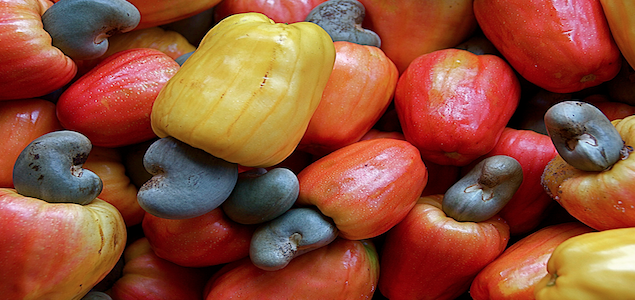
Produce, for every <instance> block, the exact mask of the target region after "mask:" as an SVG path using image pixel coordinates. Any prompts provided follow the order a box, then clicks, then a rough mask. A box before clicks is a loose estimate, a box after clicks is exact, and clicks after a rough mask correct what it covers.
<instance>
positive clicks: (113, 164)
mask: <svg viewBox="0 0 635 300" xmlns="http://www.w3.org/2000/svg"><path fill="white" fill-rule="evenodd" d="M82 167H83V168H84V169H87V170H91V171H93V172H94V173H95V174H97V176H99V178H101V181H102V183H103V189H102V190H101V193H100V194H99V196H98V197H99V199H102V200H104V201H106V202H108V203H110V204H112V205H113V206H114V207H115V208H117V210H119V212H120V213H121V216H122V217H123V220H124V222H125V223H126V226H127V227H130V226H133V225H137V224H140V223H141V220H143V216H144V215H145V211H144V210H143V209H142V208H141V206H139V203H138V202H137V187H136V186H135V185H134V184H132V182H131V181H130V178H129V177H128V175H127V173H126V172H127V170H126V168H125V166H124V165H123V158H122V156H121V153H120V150H119V149H117V148H105V147H98V146H93V148H92V149H91V151H90V154H89V155H88V159H86V162H85V163H84V165H83V166H82Z"/></svg>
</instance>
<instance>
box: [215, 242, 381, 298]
mask: <svg viewBox="0 0 635 300" xmlns="http://www.w3.org/2000/svg"><path fill="white" fill-rule="evenodd" d="M378 278H379V261H378V257H377V251H376V249H375V246H374V245H373V244H372V242H370V241H351V240H347V239H342V238H338V239H336V240H335V241H333V242H332V243H330V244H328V245H326V246H323V247H321V248H318V249H316V250H313V251H311V252H308V253H305V254H303V255H300V256H298V257H296V258H294V259H293V260H292V261H291V262H290V263H289V264H288V265H287V266H286V267H285V268H283V269H281V270H278V271H265V270H262V269H260V268H258V267H256V266H255V265H254V264H253V263H252V262H251V261H250V260H249V258H243V259H241V260H238V261H235V262H231V263H229V264H227V265H225V266H224V267H223V268H222V269H220V270H219V271H218V272H217V273H215V274H214V275H213V277H212V278H211V279H210V281H209V282H208V284H207V287H206V292H205V295H206V297H205V299H207V300H216V299H229V298H232V297H233V298H245V299H263V300H264V299H272V300H273V299H333V300H339V299H341V300H348V299H371V298H372V297H373V294H374V293H375V291H376V290H377V280H378ZM300 283H301V284H300Z"/></svg>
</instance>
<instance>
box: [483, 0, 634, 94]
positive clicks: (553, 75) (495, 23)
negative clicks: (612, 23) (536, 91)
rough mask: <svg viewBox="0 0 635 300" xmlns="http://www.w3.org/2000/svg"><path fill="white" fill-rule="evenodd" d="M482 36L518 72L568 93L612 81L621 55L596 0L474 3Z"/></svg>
mask: <svg viewBox="0 0 635 300" xmlns="http://www.w3.org/2000/svg"><path fill="white" fill-rule="evenodd" d="M474 14H475V15H476V19H477V20H478V24H479V25H480V27H481V29H482V30H483V33H484V34H485V36H486V37H487V38H488V39H489V40H490V41H491V42H492V44H494V46H496V49H498V50H499V51H500V53H501V54H502V55H503V56H504V57H505V59H506V60H507V61H508V62H509V64H511V65H512V66H513V67H514V69H515V70H516V71H518V73H519V74H520V75H521V76H522V77H524V78H525V79H527V80H528V81H530V82H532V83H534V84H535V85H537V86H539V87H541V88H544V89H546V90H548V91H552V92H557V93H571V92H577V91H580V90H582V89H585V88H588V87H593V86H597V85H599V84H600V83H602V82H605V81H608V80H610V79H612V78H613V77H615V75H617V73H618V72H619V70H620V65H621V62H622V57H621V55H620V50H619V49H618V47H617V44H616V43H615V41H614V40H613V37H612V35H611V31H610V29H609V25H608V22H607V19H606V16H605V15H604V12H603V10H602V4H601V3H600V1H599V0H590V1H589V0H584V1H579V0H574V1H569V2H567V3H566V4H564V3H561V2H559V1H553V0H549V1H542V0H541V1H538V0H520V1H519V0H507V1H501V0H474Z"/></svg>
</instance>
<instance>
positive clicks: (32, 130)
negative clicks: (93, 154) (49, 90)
mask: <svg viewBox="0 0 635 300" xmlns="http://www.w3.org/2000/svg"><path fill="white" fill-rule="evenodd" d="M61 129H62V125H60V122H59V121H58V119H57V116H56V114H55V104H53V103H52V102H50V101H46V100H43V99H37V98H32V99H20V100H11V101H2V102H0V139H1V140H2V141H3V142H2V147H1V148H0V149H1V150H2V151H1V152H2V155H1V156H0V187H5V188H13V165H14V164H15V161H16V159H17V158H18V156H19V155H20V152H22V149H24V148H25V147H26V146H27V145H28V144H29V143H31V142H32V141H33V140H35V139H36V138H38V137H40V136H42V135H44V134H47V133H49V132H53V131H56V130H61Z"/></svg>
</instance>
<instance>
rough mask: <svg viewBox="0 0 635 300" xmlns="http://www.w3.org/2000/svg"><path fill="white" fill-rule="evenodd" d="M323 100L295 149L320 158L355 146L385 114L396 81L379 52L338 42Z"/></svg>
mask: <svg viewBox="0 0 635 300" xmlns="http://www.w3.org/2000/svg"><path fill="white" fill-rule="evenodd" d="M333 44H334V45H335V53H336V56H335V65H334V66H333V72H332V73H331V76H330V77H329V80H328V82H327V84H326V87H325V88H324V92H322V100H320V104H319V105H318V107H317V109H316V110H315V112H314V113H313V116H312V117H311V121H309V126H308V127H307V129H306V131H305V133H304V136H303V137H302V140H301V141H300V144H299V145H298V149H301V150H304V151H306V152H310V153H314V154H316V155H320V156H323V155H325V154H328V153H330V152H333V151H334V150H337V149H339V148H342V147H343V146H346V145H349V144H352V143H354V142H357V141H358V140H359V139H361V137H362V136H363V135H364V134H366V132H368V131H369V130H370V129H371V127H373V125H374V124H375V123H377V120H379V118H380V117H381V116H382V115H383V114H384V112H385V111H386V109H387V108H388V105H389V104H390V102H391V101H392V97H393V94H394V92H395V86H396V85H397V79H398V77H399V74H398V71H397V67H396V66H395V64H394V63H393V62H392V61H391V60H390V59H389V58H388V57H387V56H386V54H384V52H383V51H381V49H379V48H377V47H373V46H366V45H359V44H355V43H351V42H345V41H339V42H334V43H333Z"/></svg>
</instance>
